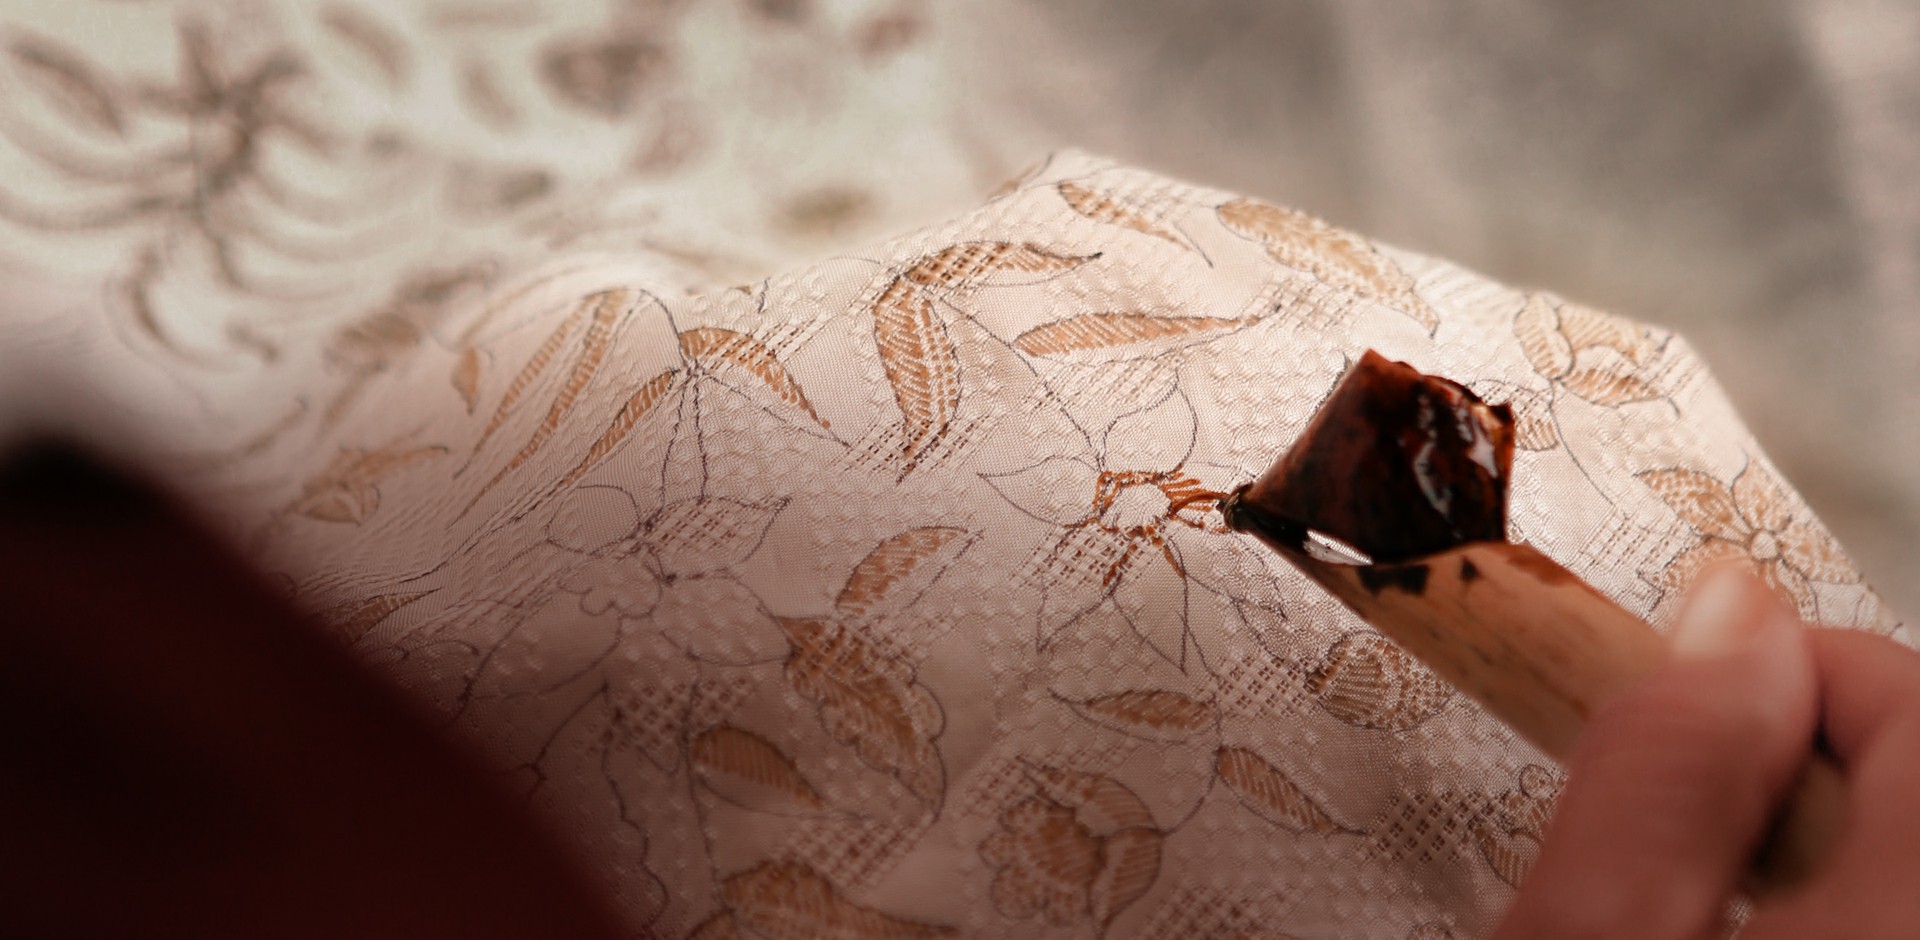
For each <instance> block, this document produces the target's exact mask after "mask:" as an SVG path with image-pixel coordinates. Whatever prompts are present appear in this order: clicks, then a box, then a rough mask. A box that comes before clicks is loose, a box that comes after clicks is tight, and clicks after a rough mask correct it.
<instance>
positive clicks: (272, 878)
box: [0, 444, 618, 938]
mask: <svg viewBox="0 0 1920 940" xmlns="http://www.w3.org/2000/svg"><path fill="white" fill-rule="evenodd" d="M608 911H609V908H608V907H607V905H606V904H604V903H603V901H602V900H601V894H600V893H599V892H598V891H596V890H594V888H593V887H592V886H591V884H590V882H589V880H588V879H587V878H585V877H583V875H582V873H581V872H580V871H579V869H578V868H577V867H576V866H574V865H573V864H571V862H570V861H569V860H568V858H567V857H566V855H565V853H564V852H563V851H562V849H561V848H560V847H559V845H558V844H557V843H556V842H555V841H554V840H552V839H551V838H550V837H549V836H548V835H547V834H546V833H545V832H544V831H542V830H540V829H539V828H538V827H537V826H536V825H535V824H534V823H533V822H531V821H530V820H529V818H528V816H527V815H526V813H525V812H524V810H523V809H522V808H521V806H520V805H519V803H518V801H516V800H515V799H514V798H513V797H511V796H510V795H508V794H507V793H506V792H505V790H504V789H502V788H501V787H499V786H497V785H496V781H495V780H494V778H493V777H492V776H491V775H490V774H489V773H488V772H487V770H486V769H485V768H484V765H482V764H481V763H480V762H479V761H478V760H476V759H474V758H473V757H472V756H470V755H467V754H465V753H461V752H459V751H457V750H456V749H455V747H454V746H453V745H451V744H450V743H448V742H447V741H446V740H445V739H444V738H443V737H442V736H440V735H438V734H436V733H435V732H434V731H433V730H432V728H431V727H430V725H429V724H428V722H427V720H426V716H425V714H423V713H422V712H421V711H420V710H418V709H416V708H414V707H413V706H412V705H411V704H410V703H409V702H407V701H405V700H404V699H402V698H401V697H400V696H399V695H397V694H396V693H395V692H394V691H392V690H391V689H389V688H387V687H385V686H383V685H382V684H381V683H380V682H379V681H378V680H376V679H375V678H373V677H372V676H371V675H369V674H367V673H365V672H363V671H362V670H361V669H360V668H359V667H358V666H357V665H356V664H355V663H354V662H353V661H352V660H351V658H350V657H349V656H348V654H347V653H346V652H345V651H344V650H342V649H340V648H338V647H336V646H335V645H333V644H332V643H330V642H329V641H328V640H326V639H325V638H324V637H323V636H322V634H320V633H319V632H318V631H317V630H316V629H314V628H313V627H311V625H309V624H307V623H305V622H303V621H302V620H301V619H300V618H299V616H298V615H296V614H295V613H294V612H293V611H292V610H291V609H290V608H289V607H288V606H287V605H286V603H285V602H284V601H282V600H280V599H279V598H278V597H277V596H275V595H274V594H273V592H271V591H270V590H269V589H268V588H267V587H265V585H264V584H263V583H262V581H261V579H259V578H258V577H257V576H255V575H254V574H253V573H252V572H250V571H248V570H247V569H246V567H245V566H244V565H243V564H242V563H241V562H240V561H239V560H238V557H237V556H236V555H234V554H233V553H231V552H230V551H228V550H226V549H225V548H224V547H223V546H222V545H220V544H219V543H218V542H217V541H216V540H215V539H213V538H211V537H210V536H209V534H208V533H207V532H206V531H205V530H204V529H202V528H201V527H200V526H198V525H196V524H195V523H194V522H193V521H192V520H190V519H189V518H188V516H187V514H186V513H185V512H183V511H182V509H181V508H180V507H178V506H177V505H175V504H174V503H172V502H170V501H169V500H167V499H166V498H164V497H162V496H159V495H157V494H156V493H155V492H154V491H153V490H151V489H149V488H147V487H146V486H144V485H142V484H140V483H137V482H135V481H133V480H131V479H129V478H128V477H126V476H123V475H121V474H119V473H117V472H116V471H113V470H111V469H108V468H107V467H106V466H104V465H103V464H101V463H99V462H96V461H93V460H90V459H88V458H87V457H85V456H83V455H81V454H80V453H79V452H77V451H75V450H72V449H68V448H65V447H63V446H60V445H54V444H36V445H34V446H32V447H29V448H22V449H16V450H14V451H12V452H10V453H9V454H6V455H0V935H5V936H9V937H39V936H61V937H136V936H137V937H176V936H178V937H188V936H190V937H204V938H219V937H439V936H448V937H568V938H594V937H608V936H615V935H617V933H618V932H617V931H616V929H615V927H614V920H613V917H612V916H611V915H610V914H609V912H608Z"/></svg>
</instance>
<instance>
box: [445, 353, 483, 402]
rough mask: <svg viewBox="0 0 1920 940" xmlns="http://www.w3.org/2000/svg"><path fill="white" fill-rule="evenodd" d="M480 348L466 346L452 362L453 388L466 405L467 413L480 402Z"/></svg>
mask: <svg viewBox="0 0 1920 940" xmlns="http://www.w3.org/2000/svg"><path fill="white" fill-rule="evenodd" d="M483 367H484V366H483V363H482V362H481V354H480V350H478V349H475V348H473V347H468V348H467V349H465V350H464V351H462V352H461V353H460V358H459V359H458V360H456V361H455V362H454V364H453V375H452V376H451V380H452V382H453V390H454V391H456V392H459V393H460V400H461V401H462V402H464V403H465V404H466V406H467V414H473V409H474V408H475V407H476V406H477V405H479V404H480V372H481V369H482V368H483Z"/></svg>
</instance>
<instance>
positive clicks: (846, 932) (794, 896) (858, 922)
mask: <svg viewBox="0 0 1920 940" xmlns="http://www.w3.org/2000/svg"><path fill="white" fill-rule="evenodd" d="M720 895H721V897H722V898H723V899H724V900H725V901H726V905H727V908H728V909H729V910H731V911H732V912H733V916H734V919H735V921H736V922H737V923H738V924H739V926H741V927H744V928H745V929H746V930H747V931H748V932H750V933H752V934H753V935H754V936H756V937H764V938H766V940H819V938H826V937H832V938H835V940H924V938H929V937H950V936H953V935H954V934H955V933H956V931H955V930H954V928H952V927H947V926H943V925H939V924H929V923H925V922H923V921H916V920H908V919H906V918H902V917H894V916H892V915H890V914H885V913H882V912H880V911H877V910H874V909H872V908H868V907H862V906H860V905H858V904H855V903H854V902H852V901H850V900H848V899H847V898H846V897H845V896H844V895H842V894H841V893H840V891H839V889H838V888H835V887H834V885H833V883H832V882H829V881H828V880H827V879H825V878H823V877H821V876H820V874H819V873H818V872H815V871H814V870H813V869H811V868H809V867H807V866H806V865H804V864H802V863H800V862H793V861H775V862H765V863H762V864H760V865H759V866H757V867H754V868H751V869H748V870H746V871H743V872H740V873H738V874H735V875H731V876H729V877H728V878H727V880H726V881H725V882H724V883H723V884H722V885H721V888H720Z"/></svg>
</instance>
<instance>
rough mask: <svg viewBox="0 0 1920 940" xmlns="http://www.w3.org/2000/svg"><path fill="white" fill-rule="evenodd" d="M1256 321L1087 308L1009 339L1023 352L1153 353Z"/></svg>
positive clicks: (1223, 332) (1224, 333)
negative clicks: (1167, 315)
mask: <svg viewBox="0 0 1920 940" xmlns="http://www.w3.org/2000/svg"><path fill="white" fill-rule="evenodd" d="M1257 322H1259V320H1258V318H1255V317H1163V316H1155V315H1152V314H1144V313H1087V314H1081V315H1079V316H1072V317H1068V318H1066V319H1064V320H1056V321H1054V322H1052V323H1047V324H1043V325H1041V326H1036V327H1034V328H1033V329H1030V330H1028V331H1026V332H1024V333H1021V334H1020V335H1019V336H1017V337H1015V338H1014V340H1013V345H1014V348H1015V349H1018V350H1020V351H1021V352H1023V353H1026V354H1027V355H1029V356H1068V355H1071V354H1073V353H1080V352H1094V351H1103V350H1127V351H1130V352H1135V353H1137V354H1138V355H1142V356H1146V355H1156V354H1158V353H1160V352H1164V351H1165V350H1168V349H1172V348H1177V347H1180V346H1188V345H1192V344H1194V343H1201V342H1205V341H1207V340H1211V339H1215V338H1217V337H1219V336H1224V335H1226V334H1228V333H1231V332H1234V331H1236V330H1239V329H1242V328H1244V327H1247V326H1251V325H1253V324H1254V323H1257Z"/></svg>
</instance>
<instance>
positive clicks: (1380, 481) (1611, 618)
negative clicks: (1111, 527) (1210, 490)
mask: <svg viewBox="0 0 1920 940" xmlns="http://www.w3.org/2000/svg"><path fill="white" fill-rule="evenodd" d="M1512 463H1513V424H1512V413H1511V412H1510V410H1509V409H1508V407H1507V406H1506V405H1489V404H1487V403H1486V402H1483V401H1481V400H1480V398H1479V397H1478V396H1477V395H1475V394H1474V393H1473V392H1471V391H1469V390H1468V389H1467V388H1465V387H1464V386H1461V385H1459V384H1457V383H1454V382H1450V381H1448V380H1446V379H1442V378H1437V377H1434V376H1428V375H1424V374H1422V373H1421V372H1419V371H1418V370H1416V369H1414V368H1413V367H1412V366H1410V365H1407V364H1406V363H1403V362H1392V361H1389V360H1388V359H1386V358H1385V357H1383V356H1381V355H1379V354H1378V353H1375V352H1373V351H1371V350H1369V351H1368V352H1367V353H1366V354H1365V355H1364V356H1363V357H1362V358H1361V359H1360V361H1359V362H1358V363H1357V364H1355V365H1354V366H1353V368H1352V369H1350V370H1349V371H1348V372H1347V375H1346V377H1345V378H1343V379H1341V381H1340V383H1339V385H1337V386H1336V387H1335V388H1334V390H1333V393H1332V395H1331V396H1330V397H1329V398H1328V400H1327V402H1326V403H1325V404H1324V405H1323V406H1322V407H1321V409H1320V411H1319V413H1318V414H1316V415H1315V416H1314V418H1313V419H1312V421H1311V422H1309V424H1308V425H1307V429H1306V431H1305V432H1303V433H1302V434H1301V436H1300V439H1299V440H1298V441H1297V442H1296V443H1295V444H1294V445H1293V447H1292V448H1291V449H1290V450H1288V451H1287V452H1286V453H1285V454H1284V455H1282V456H1281V457H1280V459H1279V460H1278V461H1276V462H1275V463H1274V465H1273V466H1272V468H1270V469H1269V470H1268V471H1267V472H1266V473H1265V474H1264V475H1263V476H1261V477H1260V478H1259V479H1258V480H1256V481H1254V482H1253V483H1250V484H1247V485H1245V486H1241V487H1240V488H1238V489H1236V490H1234V491H1233V492H1232V493H1231V494H1229V495H1227V496H1226V497H1225V498H1223V499H1221V501H1220V511H1221V514H1222V515H1223V516H1224V517H1225V518H1226V522H1227V526H1228V527H1229V528H1231V529H1234V530H1236V531H1240V532H1246V533H1249V534H1252V535H1254V536H1256V537H1258V538H1259V539H1260V540H1261V541H1263V542H1265V543H1266V544H1267V545H1269V546H1271V547H1272V548H1273V549H1275V550H1276V551H1278V552H1279V553H1280V554H1281V555H1282V556H1284V557H1285V558H1286V559H1287V560H1288V561H1289V562H1292V563H1293V564H1294V566H1295V567H1298V568H1299V569H1300V570H1301V571H1302V572H1304V573H1306V575H1307V576H1308V577H1310V578H1312V579H1313V580H1314V581H1316V582H1318V583H1319V584H1320V586H1321V587H1323V588H1325V589H1326V590H1327V591H1328V593H1331V594H1332V595H1333V596H1334V597H1336V598H1339V599H1340V601H1341V602H1342V603H1344V604H1346V605H1347V607H1349V608H1351V609H1352V610H1353V611H1354V613H1357V614H1359V615H1360V616H1361V617H1362V618H1363V619H1365V620H1366V621H1367V622H1368V623H1370V624H1372V625H1373V626H1374V628H1375V629H1377V630H1379V631H1380V632H1381V633H1382V634H1385V635H1386V636H1387V637H1388V638H1389V639H1391V640H1393V641H1394V642H1395V643H1398V644H1399V645H1400V646H1401V647H1402V648H1404V649H1405V650H1406V651H1407V652H1409V653H1411V654H1413V655H1414V656H1416V657H1418V658H1419V659H1420V660H1421V661H1422V662H1424V663H1425V664H1426V665H1427V666H1428V667H1429V668H1431V669H1432V670H1433V671H1434V672H1436V673H1438V674H1439V675H1440V676H1441V677H1442V678H1444V679H1446V680H1447V681H1448V682H1450V683H1452V684H1453V685H1454V686H1455V687H1456V688H1458V689H1459V690H1460V691H1462V692H1464V693H1466V694H1467V695H1468V696H1470V697H1471V698H1473V699H1474V700H1475V701H1477V702H1479V703H1480V704H1481V705H1482V706H1484V707H1485V708H1486V709H1487V710H1488V711H1489V712H1491V713H1493V714H1494V715H1495V716H1496V717H1498V718H1500V719H1501V720H1502V721H1504V722H1506V723H1507V725H1508V726H1509V727H1511V728H1513V730H1514V731H1516V732H1518V733H1519V734H1520V735H1521V736H1523V737H1525V738H1526V739H1527V740H1529V741H1531V742H1533V743H1534V744H1535V745H1536V746H1538V747H1539V748H1540V749H1541V750H1543V751H1545V752H1546V753H1547V754H1549V755H1551V756H1553V757H1554V758H1555V759H1558V760H1565V759H1566V757H1567V756H1568V755H1569V754H1570V753H1571V752H1572V749H1573V746H1574V742H1575V740H1576V739H1577V738H1578V737H1579V735H1580V729H1581V727H1582V726H1583V725H1584V724H1585V722H1586V719H1587V717H1588V716H1590V715H1592V714H1593V712H1594V711H1595V710H1596V709H1598V708H1600V707H1601V706H1603V705H1605V704H1606V703H1607V702H1608V701H1610V700H1612V699H1613V698H1614V697H1615V696H1617V695H1619V694H1620V693H1621V692H1622V691H1624V690H1625V689H1627V688H1628V687H1629V686H1631V685H1633V684H1634V683H1636V682H1638V681H1639V680H1641V679H1643V678H1645V677H1646V676H1648V675H1649V674H1651V673H1652V672H1654V671H1655V670H1657V669H1658V668H1659V667H1660V666H1661V664H1662V663H1663V662H1665V661H1666V659H1667V657H1668V655H1669V652H1668V646H1667V640H1666V638H1665V637H1663V636H1661V635H1660V634H1659V633H1658V632H1656V631H1655V630H1654V629H1653V628H1652V627H1651V626H1649V625H1648V624H1647V623H1646V622H1645V621H1643V620H1641V619H1640V618H1638V617H1635V616H1634V615H1633V614H1631V613H1628V612H1627V611H1626V610H1624V609H1623V608H1621V607H1620V606H1619V605H1617V604H1615V603H1614V602H1613V601H1611V600H1609V599H1607V597H1606V596H1605V595H1602V594H1601V593H1600V592H1599V591H1596V590H1594V589H1593V588H1592V587H1591V586H1589V585H1588V584H1587V583H1586V582H1584V581H1582V580H1580V578H1579V577H1578V576H1576V575H1575V574H1573V573H1572V572H1570V571H1568V570H1567V569H1565V568H1563V567H1561V566H1560V564H1559V563H1557V562H1555V561H1554V560H1553V559H1551V558H1549V557H1547V556H1546V555H1544V554H1542V553H1541V552H1540V551H1538V550H1537V549H1534V548H1533V547H1531V546H1528V545H1519V544H1514V543H1511V542H1508V541H1507V533H1506V515H1507V512H1506V509H1507V482H1508V478H1509V476H1510V472H1511V467H1512ZM1840 810H1841V781H1840V776H1839V771H1838V769H1837V767H1836V766H1835V765H1834V764H1833V763H1832V761H1831V760H1828V759H1826V758H1824V757H1820V756H1816V757H1815V759H1814V760H1813V761H1812V762H1811V763H1809V764H1808V766H1807V768H1806V770H1805V772H1804V773H1803V775H1802V776H1801V778H1800V780H1799V781H1798V782H1797V783H1796V785H1795V789H1794V790H1793V791H1792V793H1791V795H1790V798H1789V801H1788V803H1787V804H1786V806H1785V808H1784V809H1783V810H1782V812H1781V814H1780V815H1779V816H1778V817H1777V818H1776V820H1775V821H1774V824H1773V829H1772V830H1771V832H1770V834H1769V836H1768V838H1767V840H1766V843H1765V844H1764V845H1763V846H1762V847H1761V850H1760V852H1759V853H1758V855H1757V857H1756V858H1755V860H1754V863H1753V867H1752V869H1751V871H1750V872H1749V877H1748V879H1747V883H1746V885H1745V886H1746V888H1747V889H1748V890H1750V891H1752V892H1754V893H1756V894H1762V893H1766V892H1769V891H1773V890H1777V889H1780V888H1784V887H1787V886H1790V885H1792V884H1794V883H1796V882H1798V881H1799V880H1801V879H1802V878H1803V877H1804V876H1805V875H1807V874H1808V873H1809V872H1810V871H1811V869H1812V868H1813V867H1814V866H1815V865H1816V864H1817V863H1818V861H1819V859H1820V858H1821V857H1822V855H1823V854H1824V852H1825V851H1826V850H1827V848H1828V847H1829V845H1830V844H1831V842H1832V839H1833V837H1834V836H1835V834H1836V832H1837V829H1838V825H1839V817H1840Z"/></svg>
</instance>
